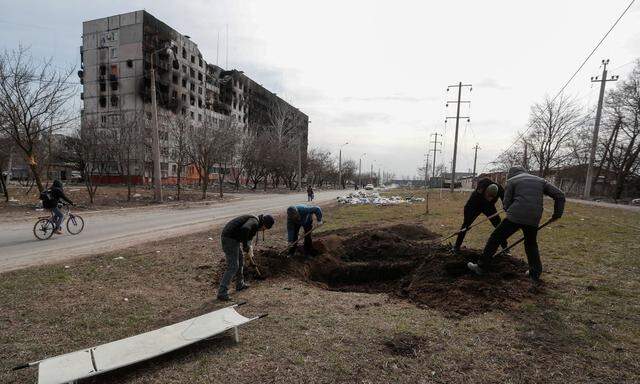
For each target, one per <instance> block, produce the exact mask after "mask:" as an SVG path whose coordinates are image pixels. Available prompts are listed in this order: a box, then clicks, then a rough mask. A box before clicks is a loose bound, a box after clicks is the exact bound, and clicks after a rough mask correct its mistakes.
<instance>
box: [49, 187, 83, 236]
mask: <svg viewBox="0 0 640 384" xmlns="http://www.w3.org/2000/svg"><path fill="white" fill-rule="evenodd" d="M42 195H44V196H41V198H42V197H44V198H42V207H43V208H47V209H49V210H50V211H51V213H52V214H53V222H54V224H55V225H56V228H55V230H54V233H57V234H58V235H61V234H62V220H63V219H64V213H62V211H61V210H60V207H58V205H59V204H60V200H63V201H65V202H67V203H68V204H70V205H75V204H73V202H72V201H71V199H69V198H68V197H67V195H65V194H64V188H63V187H62V182H61V181H60V180H54V181H53V184H52V185H51V188H50V189H49V190H47V191H44V192H43V193H42Z"/></svg>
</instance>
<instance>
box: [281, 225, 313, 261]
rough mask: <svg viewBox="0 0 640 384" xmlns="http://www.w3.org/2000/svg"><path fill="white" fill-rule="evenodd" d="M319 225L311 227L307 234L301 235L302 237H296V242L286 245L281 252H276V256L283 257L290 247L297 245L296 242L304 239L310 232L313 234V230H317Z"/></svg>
mask: <svg viewBox="0 0 640 384" xmlns="http://www.w3.org/2000/svg"><path fill="white" fill-rule="evenodd" d="M318 227H319V225H316V226H315V227H311V229H310V230H308V231H307V232H305V233H303V234H302V236H300V237H298V239H297V240H296V241H294V242H293V243H291V244H288V245H287V247H286V248H284V249H283V250H282V251H280V252H278V255H280V256H282V255H284V254H285V253H286V252H287V251H288V250H290V249H291V248H292V247H295V246H297V245H298V242H299V241H300V240H302V239H304V238H305V237H306V236H307V235H309V234H310V233H311V232H313V231H314V230H316V228H318Z"/></svg>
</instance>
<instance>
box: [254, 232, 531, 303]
mask: <svg viewBox="0 0 640 384" xmlns="http://www.w3.org/2000/svg"><path fill="white" fill-rule="evenodd" d="M435 237H437V235H435V234H434V233H432V232H431V231H429V230H428V229H426V228H424V227H421V226H416V225H406V224H401V225H394V226H390V227H376V228H369V229H367V230H365V231H360V232H352V233H351V234H344V235H342V236H341V235H340V234H339V232H337V231H334V232H332V233H331V234H329V235H324V236H321V237H319V238H318V239H317V240H315V241H314V248H315V249H316V251H317V255H316V257H314V258H313V259H311V260H307V261H305V260H304V259H303V258H302V257H301V255H296V256H294V257H292V258H288V257H285V256H283V255H279V254H278V252H277V251H276V250H274V249H266V250H262V251H260V252H256V257H255V260H256V263H257V264H258V266H259V269H260V272H261V276H257V275H256V274H255V269H254V268H252V267H247V272H248V274H249V275H253V276H254V277H256V278H258V277H259V278H268V277H272V276H279V275H289V276H296V277H298V278H301V279H304V280H310V281H313V282H315V283H316V284H319V285H321V286H322V287H324V288H326V289H330V290H336V291H354V292H368V293H381V292H386V293H389V294H392V295H395V296H398V297H402V298H406V299H408V300H411V301H413V302H415V303H417V304H420V305H425V306H428V307H431V308H434V309H438V310H441V311H443V312H445V313H449V314H452V315H468V314H473V313H482V312H487V311H491V310H494V309H509V308H511V307H512V306H513V305H514V303H518V302H520V301H522V300H523V299H526V298H530V297H532V296H533V295H534V292H533V291H532V290H531V283H530V282H529V280H528V279H527V278H526V277H525V275H524V273H525V271H526V270H527V266H526V263H525V262H523V261H521V260H518V259H515V258H513V257H511V256H505V257H501V258H500V259H497V260H495V262H494V264H493V266H492V268H491V269H490V270H489V271H488V272H487V273H486V275H484V276H476V275H475V274H473V273H472V272H471V271H470V270H468V269H467V267H466V264H467V262H469V261H477V260H478V257H479V252H478V251H474V250H466V251H462V252H461V253H459V254H456V255H453V254H451V253H450V252H449V251H448V249H447V248H446V247H444V246H434V245H431V244H430V243H428V242H426V241H425V240H430V239H433V238H435Z"/></svg>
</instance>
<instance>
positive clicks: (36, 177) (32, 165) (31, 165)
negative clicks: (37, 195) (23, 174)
mask: <svg viewBox="0 0 640 384" xmlns="http://www.w3.org/2000/svg"><path fill="white" fill-rule="evenodd" d="M29 169H31V173H32V174H33V178H34V180H35V181H36V185H37V186H38V191H39V192H42V191H44V187H43V186H42V180H40V174H39V173H38V165H37V164H36V163H35V161H34V162H29Z"/></svg>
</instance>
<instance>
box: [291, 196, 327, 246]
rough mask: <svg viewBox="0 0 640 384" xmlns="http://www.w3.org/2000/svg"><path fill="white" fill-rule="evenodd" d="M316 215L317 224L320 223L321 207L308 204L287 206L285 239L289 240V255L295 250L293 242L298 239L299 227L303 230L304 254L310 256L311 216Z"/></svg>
mask: <svg viewBox="0 0 640 384" xmlns="http://www.w3.org/2000/svg"><path fill="white" fill-rule="evenodd" d="M314 216H315V217H316V221H317V223H318V225H322V209H320V207H316V206H309V205H303V204H300V205H292V206H290V207H289V208H287V240H288V241H289V255H293V254H294V253H295V252H296V247H295V243H296V242H297V241H298V234H299V232H300V228H302V229H303V230H304V233H305V236H304V246H303V248H302V249H303V251H304V256H305V257H310V256H312V253H313V245H312V242H311V233H310V231H311V229H312V228H313V217H314Z"/></svg>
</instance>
